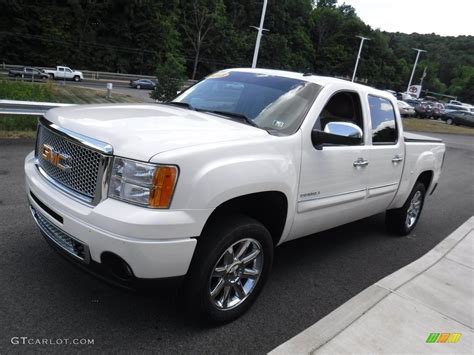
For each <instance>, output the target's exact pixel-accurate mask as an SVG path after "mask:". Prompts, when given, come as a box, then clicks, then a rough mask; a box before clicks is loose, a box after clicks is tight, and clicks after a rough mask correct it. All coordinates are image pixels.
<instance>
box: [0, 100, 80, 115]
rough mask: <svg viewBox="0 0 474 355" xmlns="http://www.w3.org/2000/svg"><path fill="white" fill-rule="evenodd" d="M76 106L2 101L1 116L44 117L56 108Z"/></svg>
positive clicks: (55, 103) (0, 105) (0, 102)
mask: <svg viewBox="0 0 474 355" xmlns="http://www.w3.org/2000/svg"><path fill="white" fill-rule="evenodd" d="M63 106H74V104H62V103H58V102H34V101H17V100H0V115H28V116H42V115H44V113H45V112H46V111H48V110H50V109H52V108H55V107H63Z"/></svg>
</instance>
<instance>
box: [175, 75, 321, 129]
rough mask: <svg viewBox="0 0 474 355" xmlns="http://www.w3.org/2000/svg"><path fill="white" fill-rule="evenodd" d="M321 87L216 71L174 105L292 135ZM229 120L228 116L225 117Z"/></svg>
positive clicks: (274, 78) (178, 99) (296, 80)
mask: <svg viewBox="0 0 474 355" xmlns="http://www.w3.org/2000/svg"><path fill="white" fill-rule="evenodd" d="M320 89H321V86H319V85H317V84H314V83H310V82H307V81H304V80H298V79H291V78H285V77H281V76H274V75H266V74H258V73H246V72H238V71H220V72H217V73H215V74H212V75H210V76H208V77H207V78H206V79H205V80H203V81H201V82H199V83H198V84H196V85H194V86H193V87H191V88H189V89H188V90H186V91H185V92H183V93H182V94H181V95H179V96H178V97H177V98H176V99H175V100H174V102H181V103H185V104H188V105H190V107H191V108H193V109H196V110H199V111H209V112H213V111H214V112H217V113H220V114H226V113H229V114H233V115H234V116H233V117H234V118H236V117H238V115H241V116H242V117H246V118H248V119H249V120H251V122H253V123H252V124H254V125H255V126H257V127H260V128H263V129H266V130H268V131H270V132H272V131H273V132H275V131H277V132H278V133H281V134H284V135H288V134H292V133H294V132H296V131H297V130H298V128H299V126H300V125H301V122H302V121H303V119H304V117H305V115H306V113H307V112H308V110H309V108H310V107H311V104H312V103H313V102H314V99H315V98H316V96H317V95H318V93H319V91H320ZM229 117H231V118H232V115H229Z"/></svg>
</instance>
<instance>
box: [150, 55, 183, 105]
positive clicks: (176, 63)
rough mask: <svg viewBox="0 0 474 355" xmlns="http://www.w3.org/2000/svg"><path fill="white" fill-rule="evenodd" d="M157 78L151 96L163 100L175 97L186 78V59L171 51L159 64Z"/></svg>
mask: <svg viewBox="0 0 474 355" xmlns="http://www.w3.org/2000/svg"><path fill="white" fill-rule="evenodd" d="M156 78H157V83H156V88H155V90H153V91H152V92H151V94H150V97H151V98H153V99H155V100H158V101H161V102H163V101H170V100H172V99H174V98H175V97H176V95H177V92H178V91H179V90H181V88H182V86H183V82H184V81H185V78H186V68H185V64H184V60H183V59H182V58H181V57H179V56H174V55H173V54H171V53H169V54H168V55H167V56H166V59H165V60H164V61H163V62H162V63H160V64H159V65H158V67H157V69H156Z"/></svg>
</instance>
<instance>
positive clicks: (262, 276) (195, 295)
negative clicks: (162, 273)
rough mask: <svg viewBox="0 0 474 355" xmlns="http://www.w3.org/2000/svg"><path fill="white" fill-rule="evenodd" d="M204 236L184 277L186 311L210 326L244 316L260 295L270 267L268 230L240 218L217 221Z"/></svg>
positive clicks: (270, 243)
mask: <svg viewBox="0 0 474 355" xmlns="http://www.w3.org/2000/svg"><path fill="white" fill-rule="evenodd" d="M206 229H207V230H206V231H204V233H203V235H202V236H201V237H200V238H202V240H201V241H199V244H198V247H197V249H196V252H195V256H194V258H193V261H192V263H191V267H190V271H189V273H188V276H187V285H186V287H187V290H186V295H187V296H186V297H187V298H188V306H189V307H190V310H191V311H192V312H193V313H195V314H196V315H197V316H198V317H199V318H201V319H204V320H207V321H209V322H212V323H226V322H229V321H232V320H234V319H236V318H238V317H239V316H241V315H242V314H243V313H245V312H246V311H247V310H248V309H249V308H250V306H251V305H252V304H253V302H254V301H255V299H256V298H257V296H258V294H259V293H260V291H261V289H262V287H263V285H264V283H265V281H266V279H267V277H268V275H269V273H270V269H271V265H272V262H273V241H272V238H271V235H270V233H269V232H268V230H267V229H266V228H265V227H264V226H263V225H262V224H261V223H260V222H258V221H256V220H254V219H252V218H250V217H246V216H234V217H231V218H225V219H220V220H219V221H216V222H215V223H214V224H213V225H211V226H210V227H209V228H206Z"/></svg>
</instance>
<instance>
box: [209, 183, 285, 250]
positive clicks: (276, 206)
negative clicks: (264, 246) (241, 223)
mask: <svg viewBox="0 0 474 355" xmlns="http://www.w3.org/2000/svg"><path fill="white" fill-rule="evenodd" d="M287 212H288V200H287V198H286V196H285V194H284V193H282V192H279V191H265V192H257V193H253V194H249V195H243V196H239V197H235V198H233V199H231V200H228V201H226V202H224V203H222V204H221V205H219V206H218V207H217V208H216V209H215V210H214V211H213V212H212V214H211V216H210V217H209V219H208V220H207V222H206V224H205V226H204V229H206V227H207V226H208V225H210V224H212V223H214V222H215V221H216V220H218V219H219V218H222V217H223V216H229V215H233V214H235V215H239V214H243V215H246V216H249V217H252V218H254V219H256V220H257V221H259V222H260V223H262V224H263V225H264V226H265V227H266V228H267V229H268V231H269V232H270V234H271V236H272V239H273V243H274V245H276V244H278V242H279V241H280V238H281V235H282V233H283V228H284V227H285V223H286V217H287Z"/></svg>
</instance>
